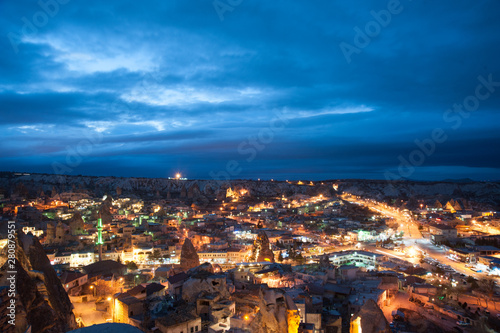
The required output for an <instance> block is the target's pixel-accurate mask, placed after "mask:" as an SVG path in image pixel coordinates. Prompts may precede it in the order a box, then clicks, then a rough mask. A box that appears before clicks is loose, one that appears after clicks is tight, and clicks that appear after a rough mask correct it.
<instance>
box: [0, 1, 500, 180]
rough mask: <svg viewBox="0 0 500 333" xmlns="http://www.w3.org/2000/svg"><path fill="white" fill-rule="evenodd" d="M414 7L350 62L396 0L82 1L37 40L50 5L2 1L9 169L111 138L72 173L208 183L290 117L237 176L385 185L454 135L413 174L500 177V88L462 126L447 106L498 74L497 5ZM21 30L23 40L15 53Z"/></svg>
mask: <svg viewBox="0 0 500 333" xmlns="http://www.w3.org/2000/svg"><path fill="white" fill-rule="evenodd" d="M401 4H402V6H403V8H404V9H403V10H402V12H401V13H400V14H398V15H395V16H393V17H392V19H391V22H390V24H388V25H387V26H386V27H383V28H382V29H381V31H380V33H379V34H377V35H376V36H374V37H371V38H370V42H369V43H368V45H367V46H366V47H364V48H362V50H361V52H359V53H356V54H353V56H352V62H351V63H350V64H347V62H346V60H345V58H344V56H343V54H342V52H341V50H340V48H339V44H340V43H341V42H347V43H353V40H354V38H355V34H356V31H355V30H354V28H355V27H359V28H360V29H364V28H365V26H366V24H367V23H368V22H370V21H371V20H373V15H372V14H371V12H372V11H375V12H378V11H380V10H383V9H385V8H387V1H381V0H380V1H368V2H363V4H351V3H348V2H331V1H321V2H320V3H319V4H318V5H314V6H313V5H311V4H309V3H300V2H288V1H273V2H265V3H264V2H261V3H255V2H242V3H241V5H239V6H237V7H235V8H234V10H233V11H230V12H226V13H225V17H224V21H222V22H221V21H220V19H219V16H218V15H217V13H216V11H215V9H214V8H213V6H212V3H211V2H210V1H208V2H203V1H202V2H196V4H193V3H190V2H189V3H188V2H183V1H167V2H161V1H153V2H137V1H125V2H124V1H106V2H102V1H94V0H90V1H87V2H85V3H79V2H73V1H71V2H69V3H67V4H65V5H61V6H59V8H58V12H57V14H56V15H54V16H53V17H50V19H49V20H48V22H47V24H45V25H43V26H40V27H36V32H34V33H28V34H23V25H24V24H25V22H26V20H28V21H29V22H33V17H34V15H35V14H36V13H38V12H40V11H43V9H42V8H41V7H40V5H39V4H38V3H37V2H8V3H3V4H2V9H3V12H4V13H5V15H3V16H2V18H0V36H3V37H2V38H0V48H1V49H2V50H3V52H2V53H1V54H0V115H1V119H2V121H1V122H0V130H2V131H1V132H0V139H1V140H0V142H2V143H1V144H0V156H1V157H0V159H1V160H0V162H1V163H2V165H4V166H5V168H13V169H16V168H18V169H25V168H29V169H31V171H37V170H38V169H40V170H42V169H43V170H45V171H46V170H47V168H48V169H50V165H51V163H52V162H53V161H56V160H64V158H65V154H66V147H68V146H69V147H71V146H73V145H77V144H78V142H80V140H84V138H85V137H86V135H87V136H88V135H89V133H94V134H96V133H99V134H100V135H102V136H103V139H102V141H101V142H100V143H99V144H97V145H96V146H95V148H94V149H93V152H92V154H90V155H89V156H86V157H85V159H84V161H83V162H82V164H81V165H80V166H79V167H78V170H75V171H74V172H77V173H86V172H87V173H92V174H101V173H107V172H113V170H114V171H115V172H117V173H121V175H127V174H128V175H134V174H135V172H138V171H137V170H138V169H134V167H138V166H139V165H141V167H140V170H141V172H144V174H143V175H146V176H164V175H165V172H166V171H165V169H166V167H165V166H166V165H171V164H172V165H173V166H175V168H181V167H185V168H186V169H187V170H186V171H189V172H192V174H194V175H197V177H200V178H207V177H209V176H208V172H209V171H211V170H216V169H220V168H224V165H225V164H226V163H227V161H228V160H230V159H236V160H238V161H242V164H243V163H244V161H245V156H241V155H240V154H239V153H238V146H239V145H240V144H241V143H242V142H247V141H251V140H255V138H259V135H261V134H262V133H263V132H264V131H268V130H269V129H271V128H272V126H271V124H272V121H273V117H275V115H276V114H278V113H279V114H282V115H283V117H284V119H286V120H287V123H286V126H285V127H284V128H282V129H280V130H279V131H275V132H273V138H272V140H271V141H270V142H268V143H266V144H264V145H263V146H264V148H262V150H259V151H258V154H257V157H256V159H255V160H254V161H253V162H252V163H248V164H245V166H244V168H243V172H242V173H241V175H239V177H242V178H244V177H253V176H256V175H263V174H268V175H270V178H279V176H280V175H281V174H283V175H285V174H286V177H288V178H292V176H293V175H294V174H300V175H304V177H305V176H306V175H307V176H308V177H309V178H314V177H315V178H318V177H324V178H330V177H342V175H344V176H346V177H348V176H357V177H370V178H383V177H384V176H383V174H384V172H385V171H386V170H387V169H391V168H394V167H397V164H398V159H397V158H398V156H399V155H401V154H402V155H404V154H407V153H408V152H410V151H411V150H412V149H414V145H415V144H414V141H415V139H423V138H426V137H428V136H429V133H431V131H432V130H433V129H434V128H443V129H444V130H445V131H446V133H447V135H448V136H449V140H448V141H447V142H445V143H444V144H442V145H440V146H439V147H438V149H436V153H435V154H434V155H433V156H431V157H429V158H428V159H427V160H426V163H425V165H423V166H422V167H421V170H422V173H421V174H420V173H418V172H416V174H415V175H416V176H417V177H420V176H422V177H429V176H430V175H431V172H432V170H436V173H439V174H440V175H441V174H443V173H442V169H440V168H446V167H448V168H449V169H450V170H449V173H450V174H453V173H454V172H455V173H456V175H457V176H460V177H463V176H464V175H465V176H467V177H471V178H474V177H476V178H478V179H481V178H485V179H486V178H488V179H490V178H491V175H492V173H493V172H494V171H495V170H497V171H498V170H499V169H500V166H499V165H498V161H497V159H496V158H495V157H494V156H492V153H491V152H492V151H495V149H496V147H497V144H498V141H499V138H500V134H498V133H500V132H498V125H497V124H498V123H500V119H499V118H500V116H499V114H498V112H497V111H498V109H499V107H500V89H499V91H496V92H494V93H492V94H491V96H490V97H489V98H488V99H487V100H485V101H481V105H480V107H479V109H478V110H477V111H475V112H473V113H472V114H471V115H470V116H469V117H468V118H466V119H464V122H463V124H462V125H461V126H460V128H458V129H453V128H451V124H449V123H446V122H445V121H444V120H443V114H444V112H445V111H446V110H447V109H449V108H452V107H453V104H455V103H462V102H463V101H464V99H465V98H466V97H467V96H469V95H471V94H473V93H474V89H475V88H476V86H477V84H478V80H477V77H478V76H479V75H483V76H486V75H488V74H490V73H491V74H492V77H493V78H494V80H495V81H496V82H497V81H500V63H498V61H497V59H498V58H500V47H499V45H500V35H499V34H498V33H497V31H500V22H499V21H498V19H497V15H496V14H497V13H498V10H499V9H500V8H499V7H500V5H499V4H498V3H496V2H493V1H488V2H461V3H456V2H451V1H444V2H439V3H433V4H432V5H429V4H427V3H422V2H415V1H411V2H410V1H401ZM451 6H453V9H454V10H449V8H451ZM24 18H25V19H26V20H25V19H24ZM9 33H15V34H18V35H20V36H21V38H20V39H19V40H18V42H19V44H17V45H16V47H17V49H18V52H17V53H16V52H15V51H14V48H13V45H12V44H11V40H9V38H8V37H7V36H9ZM259 147H260V146H259ZM137 156H141V157H140V158H141V160H142V161H144V163H139V162H138V161H137V160H136V158H137ZM146 162H147V163H146ZM110 163H111V164H113V168H106V167H104V166H103V165H108V164H110ZM156 164H158V166H157V165H156ZM143 165H147V168H146V169H145V168H143V167H142V166H143ZM134 170H135V171H134ZM298 177H302V176H298Z"/></svg>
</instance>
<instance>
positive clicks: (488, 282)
mask: <svg viewBox="0 0 500 333" xmlns="http://www.w3.org/2000/svg"><path fill="white" fill-rule="evenodd" d="M478 284H479V290H480V291H481V293H483V294H484V295H485V297H484V301H485V303H486V307H488V299H489V300H492V299H493V294H495V285H496V282H495V280H493V279H489V278H482V279H481V280H479V283H478ZM492 302H493V306H494V307H495V310H496V309H497V305H496V302H495V301H493V300H492Z"/></svg>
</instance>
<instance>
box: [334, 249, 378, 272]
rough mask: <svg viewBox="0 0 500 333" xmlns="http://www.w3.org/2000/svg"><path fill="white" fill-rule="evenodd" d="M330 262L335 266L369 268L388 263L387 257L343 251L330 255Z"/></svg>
mask: <svg viewBox="0 0 500 333" xmlns="http://www.w3.org/2000/svg"><path fill="white" fill-rule="evenodd" d="M329 257H330V262H331V263H332V264H333V265H335V266H341V265H355V266H362V267H367V268H376V267H378V266H379V265H380V264H381V263H382V262H384V261H387V258H386V256H384V255H382V254H378V253H372V252H368V251H343V252H334V253H331V254H330V255H329Z"/></svg>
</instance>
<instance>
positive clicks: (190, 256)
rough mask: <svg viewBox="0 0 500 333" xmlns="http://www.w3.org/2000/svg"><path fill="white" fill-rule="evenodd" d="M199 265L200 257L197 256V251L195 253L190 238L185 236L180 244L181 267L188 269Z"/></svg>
mask: <svg viewBox="0 0 500 333" xmlns="http://www.w3.org/2000/svg"><path fill="white" fill-rule="evenodd" d="M199 265H200V258H199V257H198V253H196V249H195V248H194V246H193V243H191V240H189V238H186V240H185V241H184V244H182V250H181V268H182V269H184V270H188V269H191V268H193V267H196V266H199Z"/></svg>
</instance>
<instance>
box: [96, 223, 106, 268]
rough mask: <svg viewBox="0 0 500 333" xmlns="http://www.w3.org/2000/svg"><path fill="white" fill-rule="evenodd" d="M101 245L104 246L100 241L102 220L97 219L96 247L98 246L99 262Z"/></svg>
mask: <svg viewBox="0 0 500 333" xmlns="http://www.w3.org/2000/svg"><path fill="white" fill-rule="evenodd" d="M102 244H104V242H103V241H102V219H101V218H99V219H98V220H97V242H96V245H99V261H101V260H102Z"/></svg>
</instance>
